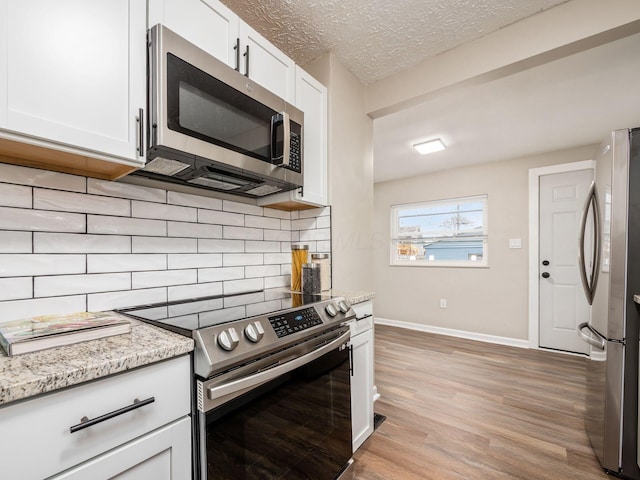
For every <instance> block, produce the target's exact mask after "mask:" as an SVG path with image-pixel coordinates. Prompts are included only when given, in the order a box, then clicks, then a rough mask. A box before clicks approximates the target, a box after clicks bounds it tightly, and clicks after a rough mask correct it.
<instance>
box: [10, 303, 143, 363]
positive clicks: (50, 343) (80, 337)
mask: <svg viewBox="0 0 640 480" xmlns="http://www.w3.org/2000/svg"><path fill="white" fill-rule="evenodd" d="M130 331H131V323H130V322H129V319H128V318H127V317H125V316H123V315H120V314H118V313H116V312H95V313H90V312H80V313H73V314H70V315H45V316H40V317H33V318H26V319H23V320H14V321H10V322H6V323H0V345H2V348H4V350H5V351H6V352H7V355H9V356H13V355H20V354H22V353H29V352H35V351H37V350H44V349H45V348H53V347H60V346H62V345H70V344H72V343H79V342H85V341H87V340H95V339H98V338H103V337H110V336H113V335H121V334H123V333H129V332H130Z"/></svg>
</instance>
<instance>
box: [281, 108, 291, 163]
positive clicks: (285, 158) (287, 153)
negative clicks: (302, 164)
mask: <svg viewBox="0 0 640 480" xmlns="http://www.w3.org/2000/svg"><path fill="white" fill-rule="evenodd" d="M282 119H283V127H284V133H283V135H282V164H281V165H280V166H281V167H290V166H291V121H290V120H289V114H288V113H287V112H282Z"/></svg>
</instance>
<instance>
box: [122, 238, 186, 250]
mask: <svg viewBox="0 0 640 480" xmlns="http://www.w3.org/2000/svg"><path fill="white" fill-rule="evenodd" d="M131 251H132V252H133V253H196V252H197V251H198V239H197V238H162V237H133V238H132V244H131Z"/></svg>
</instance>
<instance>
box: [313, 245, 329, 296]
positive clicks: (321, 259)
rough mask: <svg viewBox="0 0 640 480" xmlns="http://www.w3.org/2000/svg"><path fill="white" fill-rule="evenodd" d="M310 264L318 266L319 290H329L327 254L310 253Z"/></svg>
mask: <svg viewBox="0 0 640 480" xmlns="http://www.w3.org/2000/svg"><path fill="white" fill-rule="evenodd" d="M311 263H316V264H318V265H320V290H322V291H323V292H324V291H325V290H329V289H331V272H330V270H331V269H330V264H329V254H328V253H312V254H311Z"/></svg>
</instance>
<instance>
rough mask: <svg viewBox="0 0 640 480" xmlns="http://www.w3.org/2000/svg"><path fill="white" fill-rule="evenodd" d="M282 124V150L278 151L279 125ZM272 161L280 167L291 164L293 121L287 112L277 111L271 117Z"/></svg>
mask: <svg viewBox="0 0 640 480" xmlns="http://www.w3.org/2000/svg"><path fill="white" fill-rule="evenodd" d="M280 124H282V131H283V133H282V152H279V151H278V148H277V146H278V126H279V125H280ZM271 163H273V164H274V165H277V166H279V167H288V166H290V164H291V122H290V121H289V114H288V113H287V112H280V113H276V114H275V115H273V116H272V117H271Z"/></svg>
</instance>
